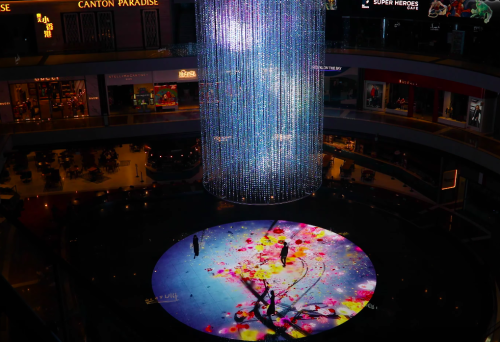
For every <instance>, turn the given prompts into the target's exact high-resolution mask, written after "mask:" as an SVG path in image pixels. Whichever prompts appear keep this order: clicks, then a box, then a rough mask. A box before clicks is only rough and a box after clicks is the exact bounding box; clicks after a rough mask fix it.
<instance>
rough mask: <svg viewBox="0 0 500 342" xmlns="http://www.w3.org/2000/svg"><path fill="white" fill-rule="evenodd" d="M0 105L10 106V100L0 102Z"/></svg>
mask: <svg viewBox="0 0 500 342" xmlns="http://www.w3.org/2000/svg"><path fill="white" fill-rule="evenodd" d="M0 106H10V102H0Z"/></svg>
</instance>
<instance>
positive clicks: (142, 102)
mask: <svg viewBox="0 0 500 342" xmlns="http://www.w3.org/2000/svg"><path fill="white" fill-rule="evenodd" d="M132 102H133V105H134V108H135V110H136V111H137V112H138V113H150V112H154V111H155V104H154V89H153V84H152V83H146V84H134V99H133V101H132Z"/></svg>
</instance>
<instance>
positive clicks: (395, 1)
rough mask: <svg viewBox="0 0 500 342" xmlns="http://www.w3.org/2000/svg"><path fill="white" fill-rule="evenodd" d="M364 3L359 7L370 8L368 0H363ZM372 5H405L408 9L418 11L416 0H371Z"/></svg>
mask: <svg viewBox="0 0 500 342" xmlns="http://www.w3.org/2000/svg"><path fill="white" fill-rule="evenodd" d="M363 2H364V4H363V5H361V8H370V0H365V1H363ZM373 5H382V6H400V7H406V9H407V10H409V11H418V0H417V1H406V0H373Z"/></svg>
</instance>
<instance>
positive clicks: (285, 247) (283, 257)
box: [280, 242, 288, 267]
mask: <svg viewBox="0 0 500 342" xmlns="http://www.w3.org/2000/svg"><path fill="white" fill-rule="evenodd" d="M287 256H288V245H287V243H286V242H283V248H282V249H281V253H280V257H281V262H282V263H283V267H286V257H287Z"/></svg>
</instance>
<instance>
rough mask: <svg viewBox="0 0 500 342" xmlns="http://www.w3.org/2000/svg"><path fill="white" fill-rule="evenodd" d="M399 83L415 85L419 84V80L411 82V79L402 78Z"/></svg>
mask: <svg viewBox="0 0 500 342" xmlns="http://www.w3.org/2000/svg"><path fill="white" fill-rule="evenodd" d="M399 83H400V84H407V85H414V86H416V85H417V82H411V81H406V80H402V79H399Z"/></svg>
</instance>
